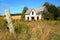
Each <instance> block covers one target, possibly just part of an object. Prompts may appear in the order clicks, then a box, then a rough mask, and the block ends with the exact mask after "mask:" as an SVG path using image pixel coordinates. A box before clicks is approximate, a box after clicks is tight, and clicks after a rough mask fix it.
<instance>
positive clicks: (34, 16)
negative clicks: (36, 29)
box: [25, 6, 46, 21]
mask: <svg viewBox="0 0 60 40" xmlns="http://www.w3.org/2000/svg"><path fill="white" fill-rule="evenodd" d="M45 10H46V7H45V6H43V7H40V8H33V9H30V10H27V12H26V13H25V20H29V21H30V20H41V19H42V18H43V17H42V15H43V13H44V11H45Z"/></svg>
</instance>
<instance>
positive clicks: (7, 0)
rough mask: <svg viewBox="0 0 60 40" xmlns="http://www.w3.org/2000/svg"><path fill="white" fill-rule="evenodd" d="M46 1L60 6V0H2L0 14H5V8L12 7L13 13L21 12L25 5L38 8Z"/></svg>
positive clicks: (0, 1) (0, 0)
mask: <svg viewBox="0 0 60 40" xmlns="http://www.w3.org/2000/svg"><path fill="white" fill-rule="evenodd" d="M45 2H48V3H51V4H54V5H56V6H60V0H0V14H2V15H4V10H5V9H10V11H11V13H21V12H22V10H23V8H24V6H27V7H28V8H29V9H30V8H38V7H41V6H43V4H44V3H45Z"/></svg>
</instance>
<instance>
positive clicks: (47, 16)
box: [44, 12, 54, 20]
mask: <svg viewBox="0 0 60 40" xmlns="http://www.w3.org/2000/svg"><path fill="white" fill-rule="evenodd" d="M44 19H47V20H53V19H54V18H53V15H52V14H51V13H49V12H46V13H44Z"/></svg>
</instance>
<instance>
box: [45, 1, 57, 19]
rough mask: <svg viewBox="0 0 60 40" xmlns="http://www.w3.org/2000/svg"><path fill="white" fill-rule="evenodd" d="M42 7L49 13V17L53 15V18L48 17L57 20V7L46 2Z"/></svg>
mask: <svg viewBox="0 0 60 40" xmlns="http://www.w3.org/2000/svg"><path fill="white" fill-rule="evenodd" d="M44 6H46V7H47V10H48V12H49V15H53V16H50V17H53V19H54V20H56V19H57V17H58V10H57V7H56V6H55V5H53V4H49V3H48V2H46V3H45V4H44Z"/></svg>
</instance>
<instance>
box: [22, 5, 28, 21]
mask: <svg viewBox="0 0 60 40" xmlns="http://www.w3.org/2000/svg"><path fill="white" fill-rule="evenodd" d="M27 10H28V7H26V6H25V7H24V8H23V11H22V20H24V18H25V13H26V11H27Z"/></svg>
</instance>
